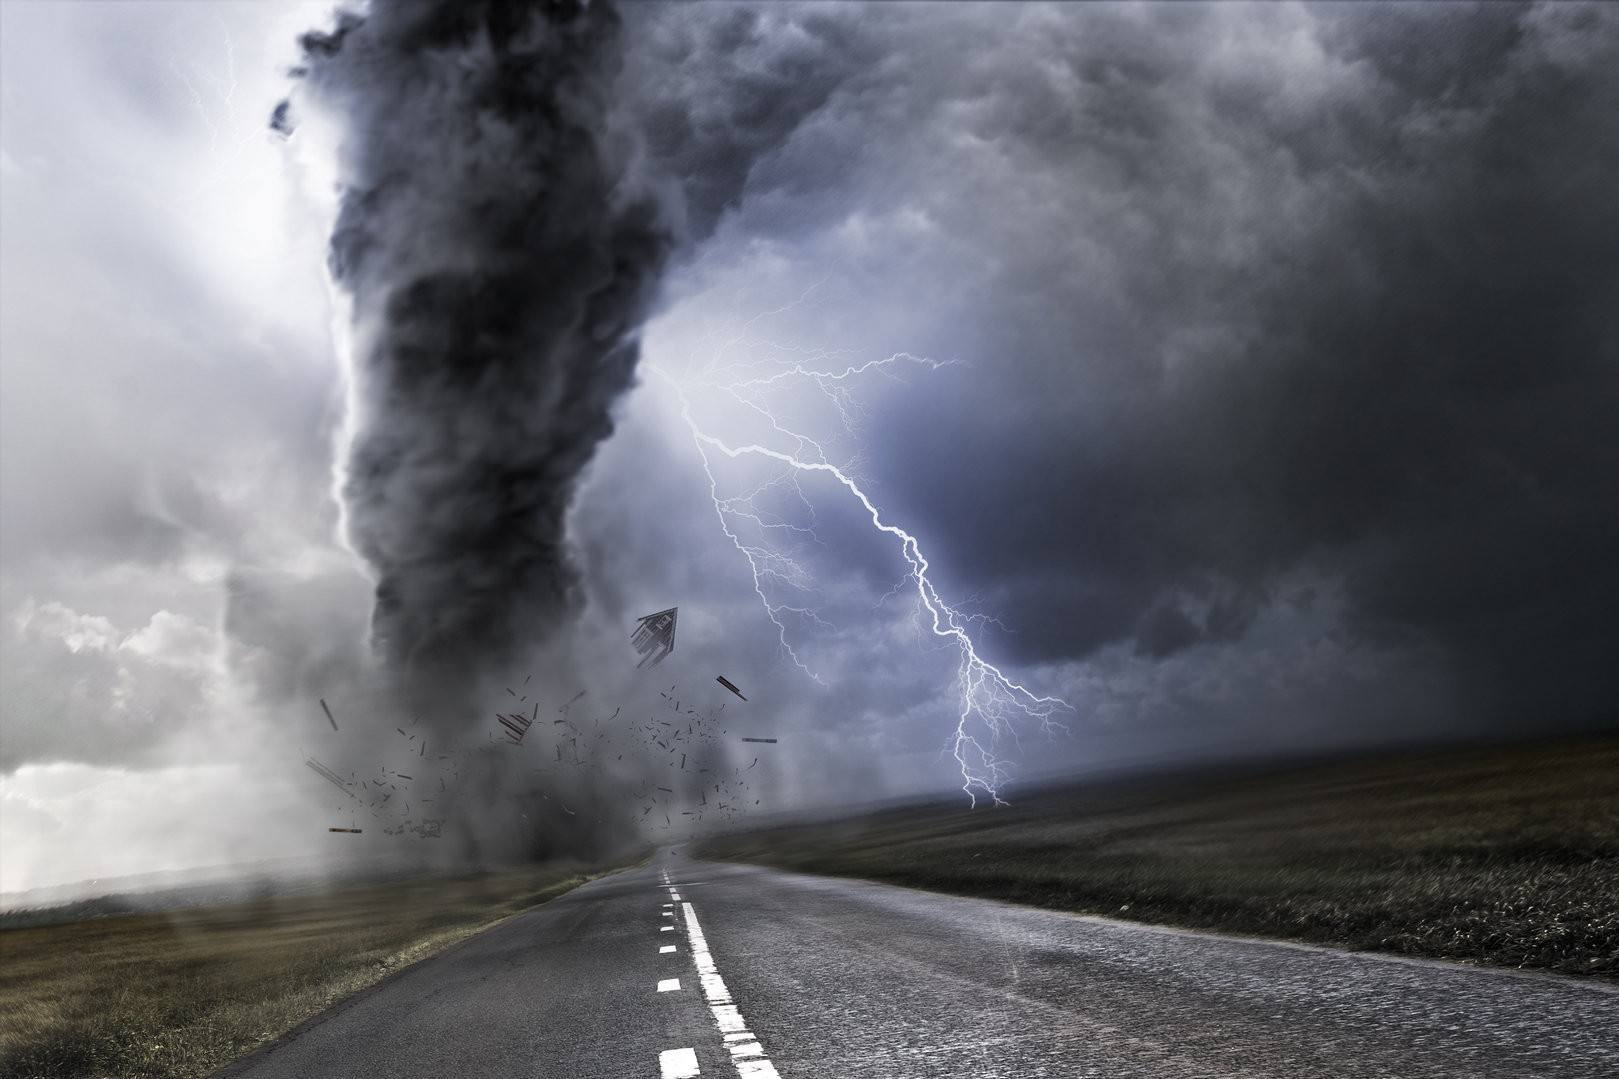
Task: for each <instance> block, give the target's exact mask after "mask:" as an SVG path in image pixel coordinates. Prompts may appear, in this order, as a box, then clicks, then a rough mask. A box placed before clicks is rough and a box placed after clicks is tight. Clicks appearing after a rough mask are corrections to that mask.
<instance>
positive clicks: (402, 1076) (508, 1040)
mask: <svg viewBox="0 0 1619 1079" xmlns="http://www.w3.org/2000/svg"><path fill="white" fill-rule="evenodd" d="M670 948H672V950H669V951H665V950H664V949H670ZM676 981H678V988H675V987H674V985H673V984H672V983H673V982H676ZM694 1067H695V1068H696V1069H697V1070H696V1071H693V1070H692V1069H693V1068H694ZM225 1074H227V1075H231V1076H251V1077H253V1079H271V1077H286V1079H306V1077H312V1076H342V1077H354V1079H363V1077H371V1076H376V1077H379V1079H381V1077H386V1079H475V1077H483V1076H490V1077H494V1076H499V1077H502V1079H505V1077H524V1079H534V1077H540V1079H553V1077H554V1079H595V1077H606V1076H612V1077H620V1076H623V1077H649V1079H660V1077H663V1076H671V1077H673V1076H689V1075H702V1076H718V1077H724V1079H738V1077H740V1079H769V1077H770V1076H772V1075H779V1076H780V1077H781V1079H857V1077H860V1079H923V1077H944V1076H949V1077H951V1079H963V1077H974V1079H991V1077H993V1079H1025V1077H1031V1079H1032V1077H1036V1076H1049V1077H1053V1079H1055V1077H1070V1076H1072V1077H1079V1076H1096V1077H1106V1079H1129V1077H1135V1076H1154V1077H1165V1079H1169V1077H1174V1079H1201V1077H1210V1079H1212V1077H1216V1076H1219V1077H1225V1076H1243V1077H1259V1076H1265V1077H1275V1079H1304V1077H1316V1076H1319V1077H1332V1079H1358V1077H1372V1076H1376V1077H1379V1079H1418V1077H1425V1076H1456V1077H1468V1079H1474V1077H1478V1079H1487V1077H1507V1076H1512V1077H1522V1079H1531V1077H1532V1079H1560V1077H1565V1076H1567V1077H1581V1079H1594V1077H1602V1079H1613V1077H1615V1076H1619V992H1615V991H1614V990H1612V989H1610V988H1607V987H1603V986H1597V985H1590V984H1586V983H1581V982H1577V981H1572V980H1568V979H1561V978H1553V977H1535V976H1527V975H1516V974H1512V973H1504V972H1498V971H1489V970H1477V969H1472V968H1467V967H1461V966H1454V965H1448V964H1438V963H1418V962H1408V961H1402V960H1398V959H1388V958H1374V957H1370V956H1365V955H1356V954H1349V953H1344V952H1335V951H1330V950H1327V949H1320V948H1307V947H1301V946H1294V945H1286V944H1277V943H1271V942H1265V941H1255V940H1247V939H1235V938H1228V937H1216V936H1207V935H1202V934H1196V933H1187V932H1180V931H1175V930H1165V929H1157V928H1152V927H1144V926H1138V925H1131V924H1127V923H1122V922H1111V921H1106V920H1103V919H1096V918H1082V917H1076V916H1073V915H1067V914H1060V913H1055V912H1050V911H1041V910H1032V909H1028V908H1023V907H1014V906H1009V905H1006V904H1001V903H994V902H989V901H985V900H977V899H959V898H953V897H949V896H940V895H933V894H930V893H925V892H916V891H911V890H908V889H903V888H892V887H887V886H884V885H876V884H865V883H860V882H854V881H844V880H831V879H826V878H820V877H804V876H797V875H793V874H787V873H778V872H774V871H770V870H764V869H758V868H751V867H746V868H745V867H739V866H722V865H714V864H710V863H704V862H693V861H689V860H687V859H685V858H683V857H680V856H677V855H673V854H668V853H666V854H664V855H663V856H662V857H661V858H660V860H659V861H657V862H655V863H654V864H652V865H651V866H649V867H647V868H643V869H639V870H635V871H633V872H627V873H621V874H617V875H614V876H611V877H606V878H603V879H600V880H597V881H594V882H592V883H591V884H588V885H586V886H584V887H582V888H579V889H577V890H575V891H573V892H571V893H569V894H568V895H566V896H564V897H562V898H560V899H558V900H555V901H554V902H552V903H549V904H547V905H545V906H544V907H540V908H538V909H536V910H534V911H532V912H530V913H528V914H525V915H522V916H521V917H518V918H514V919H512V920H510V921H507V922H505V923H503V924H501V925H500V926H497V927H496V928H494V929H492V930H490V931H488V932H486V933H483V934H480V935H479V936H477V937H475V938H473V939H472V940H470V941H467V942H466V943H464V944H462V945H459V946H458V947H456V948H454V949H451V950H450V951H447V952H445V953H443V954H442V955H440V956H438V957H436V958H434V959H431V960H429V961H427V962H425V963H421V964H419V965H417V966H415V967H412V968H410V969H409V970H406V971H404V972H402V973H401V974H399V975H397V976H395V977H393V978H391V979H389V980H388V981H386V982H384V983H383V984H381V985H380V986H378V987H376V988H375V989H373V990H371V991H369V992H366V993H363V994H361V995H359V996H357V997H355V998H353V999H351V1000H349V1001H347V1002H345V1003H343V1004H340V1005H338V1006H337V1007H335V1008H333V1009H332V1010H330V1011H328V1012H326V1013H324V1014H323V1015H321V1016H319V1017H317V1018H315V1019H314V1020H311V1021H310V1022H309V1023H306V1024H305V1025H304V1026H302V1027H300V1028H298V1029H297V1030H295V1031H293V1032H292V1033H291V1034H289V1035H288V1036H287V1037H285V1038H283V1039H281V1040H280V1041H278V1042H276V1043H274V1044H272V1045H271V1046H269V1047H267V1048H266V1049H264V1050H261V1051H260V1052H258V1053H256V1054H254V1055H253V1056H250V1057H248V1058H246V1059H245V1060H243V1061H241V1062H239V1063H238V1064H237V1065H235V1066H233V1067H232V1068H230V1069H227V1071H226V1073H225Z"/></svg>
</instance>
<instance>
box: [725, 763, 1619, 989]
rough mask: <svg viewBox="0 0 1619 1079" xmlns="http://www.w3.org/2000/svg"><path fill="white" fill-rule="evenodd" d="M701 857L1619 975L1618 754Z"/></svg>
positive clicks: (1077, 796) (1124, 784)
mask: <svg viewBox="0 0 1619 1079" xmlns="http://www.w3.org/2000/svg"><path fill="white" fill-rule="evenodd" d="M698 853H699V854H700V856H702V857H707V858H717V859H722V860H733V861H753V862H760V863H764V864H769V865H774V866H779V867H782V868H787V869H795V870H801V871H805V872H812V873H824V874H831V875H841V876H850V877H865V878H868V879H872V880H880V881H888V882H891V883H895V884H905V885H910V886H913V887H920V888H928V889H933V890H937V891H944V892H954V893H960V894H965V895H977V896H990V897H995V898H1000V899H1007V900H1011V901H1013V902H1018V903H1028V904H1032V905H1038V906H1045V907H1053V908H1057V909H1062V910H1072V911H1083V912H1088V913H1096V914H1107V915H1112V916H1116V917H1121V918H1130V919H1137V920H1141V921H1149V922H1159V923H1167V924H1172V925H1180V926H1188V927H1192V928H1200V929H1214V930H1223V931H1229V932H1236V933H1244V934H1254V935H1263V936H1272V937H1282V938H1289V939H1295V940H1305V941H1313V942H1317V943H1324V944H1331V945H1337V946H1341V947H1348V948H1356V949H1370V950H1376V951H1384V952H1396V953H1400V954H1403V955H1413V956H1426V957H1431V958H1442V959H1455V960H1466V961H1474V962H1481V963H1490V964H1497V965H1501V966H1510V967H1524V968H1539V969H1543V970H1552V971H1559V972H1562V973H1566V974H1581V975H1589V976H1594V977H1599V978H1605V979H1613V978H1616V977H1619V740H1611V739H1610V740H1596V741H1584V742H1578V743H1574V742H1570V743H1562V744H1554V745H1542V746H1518V747H1511V748H1501V749H1492V750H1472V751H1426V752H1421V753H1407V754H1403V755H1400V756H1387V757H1382V758H1375V759H1362V760H1354V761H1347V762H1337V763H1331V764H1315V765H1311V766H1299V767H1293V768H1289V769H1275V770H1271V771H1268V772H1257V771H1250V772H1249V773H1248V774H1245V775H1244V774H1234V773H1230V772H1228V773H1226V774H1223V775H1222V774H1216V773H1202V774H1197V773H1183V774H1178V775H1174V776H1159V777H1155V778H1137V779H1129V780H1113V781H1109V782H1105V783H1104V782H1097V783H1094V784H1080V785H1075V786H1069V787H1065V788H1061V789H1048V790H1045V791H1041V792H1038V793H1035V794H1033V795H1031V796H1029V797H1028V798H1027V799H1026V800H1020V801H1019V803H1018V804H1017V805H1015V806H1013V807H1011V808H1001V809H978V810H968V809H967V808H966V807H965V805H960V804H958V805H931V806H918V807H912V808H903V809H895V810H890V811H885V812H880V813H876V814H872V815H868V816H864V817H859V818H853V819H847V820H842V821H836V822H832V823H822V824H812V825H803V826H795V827H781V828H774V829H770V830H764V831H757V832H750V833H743V834H738V835H733V836H727V837H723V838H720V839H716V840H712V841H709V842H708V843H706V844H703V845H702V846H701V847H700V848H699V851H698Z"/></svg>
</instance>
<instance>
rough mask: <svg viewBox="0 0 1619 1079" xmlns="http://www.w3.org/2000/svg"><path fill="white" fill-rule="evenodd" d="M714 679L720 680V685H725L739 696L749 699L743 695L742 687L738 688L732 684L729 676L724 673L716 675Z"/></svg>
mask: <svg viewBox="0 0 1619 1079" xmlns="http://www.w3.org/2000/svg"><path fill="white" fill-rule="evenodd" d="M714 681H716V682H718V683H719V684H720V685H722V686H724V687H725V688H726V689H728V690H730V691H731V692H732V693H735V694H736V695H737V696H738V697H741V699H742V700H747V698H746V697H743V696H742V691H741V690H740V689H737V688H736V686H735V685H734V684H732V682H731V680H730V679H729V678H727V677H725V676H724V675H723V674H718V675H715V676H714Z"/></svg>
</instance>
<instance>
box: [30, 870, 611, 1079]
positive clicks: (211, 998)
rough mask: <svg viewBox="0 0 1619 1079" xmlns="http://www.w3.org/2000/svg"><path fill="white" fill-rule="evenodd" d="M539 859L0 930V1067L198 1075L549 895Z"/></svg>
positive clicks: (568, 880)
mask: <svg viewBox="0 0 1619 1079" xmlns="http://www.w3.org/2000/svg"><path fill="white" fill-rule="evenodd" d="M586 879H587V878H586V877H584V876H581V875H578V874H577V873H576V872H572V871H569V870H564V869H558V868H550V869H544V868H542V869H534V870H529V871H523V872H507V873H499V874H486V875H480V876H470V877H460V878H452V879H444V878H433V879H416V880H409V881H402V882H394V883H389V884H381V885H374V886H370V887H358V888H350V889H346V890H342V891H336V892H331V893H328V894H323V895H300V896H291V897H281V898H274V899H264V900H260V901H256V902H250V903H240V904H233V905H229V906H217V907H204V908H194V909H188V910H181V911H171V912H167V913H161V914H137V915H128V916H123V917H114V918H99V919H94V920H89V921H80V922H73V923H69V924H64V925H53V926H44V927H39V928H28V929H7V930H0V1076H3V1077H5V1079H23V1077H28V1079H34V1077H41V1079H44V1077H50V1079H57V1077H68V1076H119V1077H124V1076H129V1077H135V1076H139V1077H148V1076H150V1077H157V1076H165V1077H167V1076H174V1077H183V1076H202V1075H207V1074H208V1073H210V1072H212V1071H214V1070H215V1069H216V1068H218V1067H220V1066H221V1065H223V1064H225V1063H226V1062H228V1061H230V1060H232V1059H234V1058H236V1057H238V1056H241V1055H242V1054H243V1053H246V1052H248V1051H249V1050H251V1049H253V1048H254V1047H255V1046H257V1045H259V1044H261V1043H263V1042H265V1041H268V1040H269V1039H271V1038H274V1037H276V1036H278V1035H280V1034H282V1033H284V1032H286V1031H287V1030H290V1029H291V1028H292V1027H294V1026H297V1025H298V1024H299V1023H301V1022H303V1021H304V1020H305V1019H307V1018H309V1017H310V1016H312V1015H315V1014H316V1013H317V1012H320V1011H321V1010H323V1009H325V1008H327V1007H329V1006H330V1005H332V1004H333V1003H335V1002H337V1001H338V1000H341V999H342V998H344V997H346V996H349V995H350V994H352V993H354V992H356V991H358V990H360V989H363V988H365V987H366V986H369V985H371V984H373V983H375V982H377V981H379V980H380V979H381V978H383V977H384V976H386V975H388V974H390V973H392V972H393V971H395V970H398V969H399V968H401V967H404V966H407V965H409V964H411V963H414V962H416V961H418V960H420V959H424V958H426V957H427V956H430V955H432V954H434V953H435V952H438V951H441V950H442V949H444V948H446V947H448V946H449V945H451V944H454V943H456V942H457V941H460V940H463V939H465V938H467V937H469V936H471V935H472V934H474V933H476V932H478V931H479V930H481V929H484V928H487V927H488V926H490V925H492V924H493V923H495V922H497V921H499V920H501V919H502V918H505V917H508V916H510V915H512V914H515V913H517V912H519V911H522V910H525V909H527V908H529V907H532V906H534V905H535V904H538V903H543V902H545V901H546V900H548V899H551V898H554V897H555V896H558V895H561V894H562V893H563V892H565V891H567V890H569V889H570V888H573V887H575V886H577V885H579V884H581V883H583V882H584V880H586Z"/></svg>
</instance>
